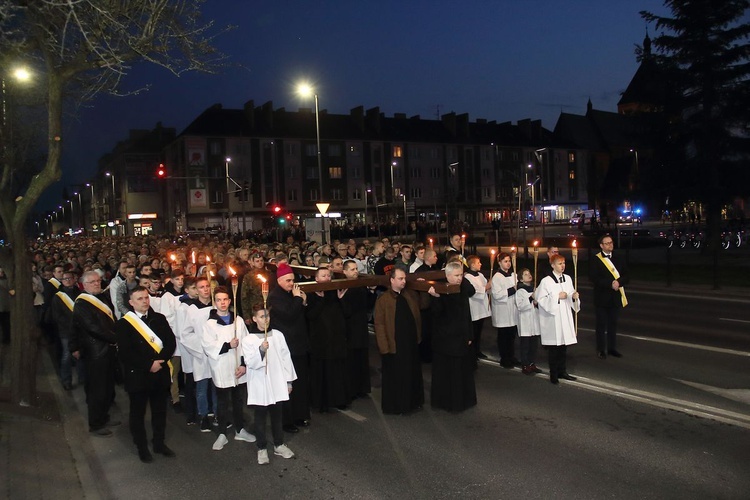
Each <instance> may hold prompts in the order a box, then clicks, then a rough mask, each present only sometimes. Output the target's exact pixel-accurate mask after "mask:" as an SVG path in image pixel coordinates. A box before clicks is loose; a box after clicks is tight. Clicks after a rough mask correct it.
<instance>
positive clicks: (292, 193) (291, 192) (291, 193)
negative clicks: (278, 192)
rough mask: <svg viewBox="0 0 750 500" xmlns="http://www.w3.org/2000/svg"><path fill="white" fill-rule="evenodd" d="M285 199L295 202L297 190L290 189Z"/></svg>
mask: <svg viewBox="0 0 750 500" xmlns="http://www.w3.org/2000/svg"><path fill="white" fill-rule="evenodd" d="M286 199H287V201H297V190H296V189H290V190H289V191H287V193H286Z"/></svg>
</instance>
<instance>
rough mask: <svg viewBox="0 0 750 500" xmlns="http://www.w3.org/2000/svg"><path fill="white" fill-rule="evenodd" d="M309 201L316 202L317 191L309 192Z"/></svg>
mask: <svg viewBox="0 0 750 500" xmlns="http://www.w3.org/2000/svg"><path fill="white" fill-rule="evenodd" d="M310 201H318V190H317V189H311V190H310Z"/></svg>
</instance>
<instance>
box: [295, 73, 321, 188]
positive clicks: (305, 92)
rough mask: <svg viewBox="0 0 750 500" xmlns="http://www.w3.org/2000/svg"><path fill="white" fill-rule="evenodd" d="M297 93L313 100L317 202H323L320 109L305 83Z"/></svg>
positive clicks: (311, 91)
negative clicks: (316, 155)
mask: <svg viewBox="0 0 750 500" xmlns="http://www.w3.org/2000/svg"><path fill="white" fill-rule="evenodd" d="M297 93H298V94H299V95H300V96H302V97H310V95H313V97H314V98H315V140H316V143H317V149H318V189H319V191H320V194H319V195H318V200H319V201H323V160H322V158H321V151H320V108H319V104H318V94H317V92H315V90H314V89H313V88H312V87H311V86H310V85H309V84H307V83H301V84H299V85H298V86H297Z"/></svg>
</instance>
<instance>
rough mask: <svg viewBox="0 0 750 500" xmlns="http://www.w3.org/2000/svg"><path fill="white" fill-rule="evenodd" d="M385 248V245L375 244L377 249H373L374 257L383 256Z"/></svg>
mask: <svg viewBox="0 0 750 500" xmlns="http://www.w3.org/2000/svg"><path fill="white" fill-rule="evenodd" d="M383 248H385V247H384V245H383V243H375V248H373V249H372V253H373V254H374V255H382V254H383Z"/></svg>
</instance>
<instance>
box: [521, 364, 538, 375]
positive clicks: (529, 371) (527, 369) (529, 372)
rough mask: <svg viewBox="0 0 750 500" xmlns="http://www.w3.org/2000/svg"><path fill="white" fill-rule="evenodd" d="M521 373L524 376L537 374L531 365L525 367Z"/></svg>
mask: <svg viewBox="0 0 750 500" xmlns="http://www.w3.org/2000/svg"><path fill="white" fill-rule="evenodd" d="M521 373H523V374H524V375H534V374H536V372H535V371H534V370H532V369H531V365H523V366H522V367H521Z"/></svg>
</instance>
